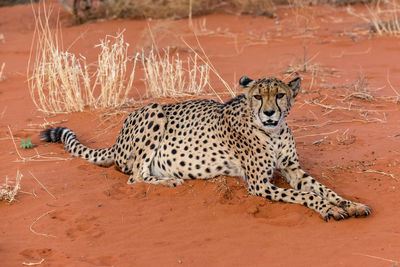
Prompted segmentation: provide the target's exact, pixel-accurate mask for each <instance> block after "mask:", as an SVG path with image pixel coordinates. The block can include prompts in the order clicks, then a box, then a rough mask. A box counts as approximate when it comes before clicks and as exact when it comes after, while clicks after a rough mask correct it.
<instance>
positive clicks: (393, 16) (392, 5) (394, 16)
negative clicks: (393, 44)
mask: <svg viewBox="0 0 400 267" xmlns="http://www.w3.org/2000/svg"><path fill="white" fill-rule="evenodd" d="M397 1H398V0H387V1H381V0H378V1H376V3H375V4H372V5H371V6H367V8H368V11H369V19H370V23H371V30H372V31H373V32H376V33H377V34H378V35H384V34H389V35H400V21H399V16H400V8H399V5H398V3H397Z"/></svg>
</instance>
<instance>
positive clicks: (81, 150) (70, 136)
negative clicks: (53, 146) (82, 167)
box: [40, 127, 115, 167]
mask: <svg viewBox="0 0 400 267" xmlns="http://www.w3.org/2000/svg"><path fill="white" fill-rule="evenodd" d="M40 140H42V141H46V142H53V143H63V144H64V147H65V149H66V150H67V151H68V152H69V153H71V155H72V156H74V157H80V158H84V159H86V160H87V161H89V162H91V163H94V164H96V165H99V166H103V167H108V166H111V165H112V164H113V163H114V150H115V149H114V146H112V147H109V148H104V149H91V148H88V147H87V146H84V145H82V144H81V143H80V142H79V140H78V139H77V138H76V135H75V133H74V132H73V131H71V130H70V129H68V128H65V127H56V128H50V129H47V130H44V131H42V132H41V133H40Z"/></svg>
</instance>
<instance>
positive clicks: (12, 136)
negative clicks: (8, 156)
mask: <svg viewBox="0 0 400 267" xmlns="http://www.w3.org/2000/svg"><path fill="white" fill-rule="evenodd" d="M8 130H9V131H10V135H11V140H12V142H13V144H14V147H15V151H16V152H17V154H18V156H19V158H20V159H21V160H22V161H25V158H24V157H22V156H21V154H20V153H19V151H18V148H17V144H15V140H14V135H13V133H12V131H11V128H10V125H8Z"/></svg>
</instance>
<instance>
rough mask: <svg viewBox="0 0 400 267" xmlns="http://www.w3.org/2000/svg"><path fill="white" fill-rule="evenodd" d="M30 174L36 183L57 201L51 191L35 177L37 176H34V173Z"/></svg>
mask: <svg viewBox="0 0 400 267" xmlns="http://www.w3.org/2000/svg"><path fill="white" fill-rule="evenodd" d="M29 173H30V174H31V175H32V177H33V178H34V179H35V180H36V182H37V183H38V184H39V185H40V186H41V187H42V188H43V189H44V190H45V191H46V192H47V193H48V194H49V195H50V196H51V197H53V198H54V199H57V198H56V197H55V196H54V195H53V194H52V193H50V191H49V190H47V188H46V187H45V186H44V185H43V184H42V183H41V182H40V181H39V180H38V179H37V178H36V177H35V175H33V173H32V172H31V171H29Z"/></svg>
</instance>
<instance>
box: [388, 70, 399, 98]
mask: <svg viewBox="0 0 400 267" xmlns="http://www.w3.org/2000/svg"><path fill="white" fill-rule="evenodd" d="M386 80H387V82H388V84H389V86H390V88H391V89H392V90H393V91H394V92H395V94H396V103H398V102H399V101H400V93H399V92H398V91H397V90H396V89H395V88H394V87H393V85H392V83H391V82H390V79H389V70H388V71H387V75H386Z"/></svg>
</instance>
